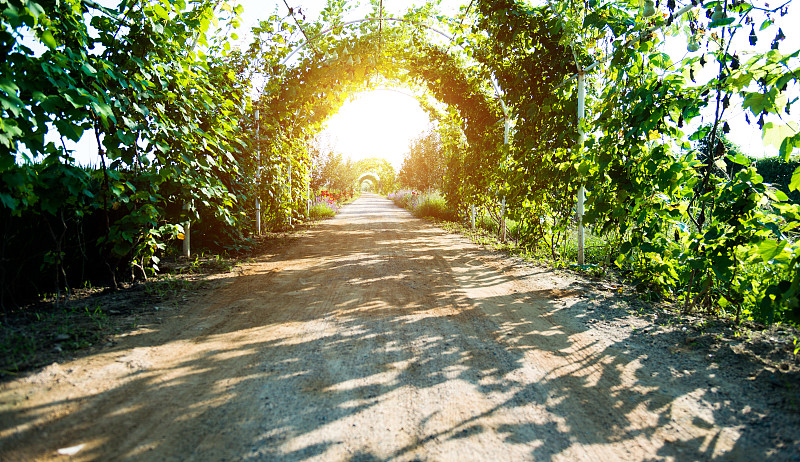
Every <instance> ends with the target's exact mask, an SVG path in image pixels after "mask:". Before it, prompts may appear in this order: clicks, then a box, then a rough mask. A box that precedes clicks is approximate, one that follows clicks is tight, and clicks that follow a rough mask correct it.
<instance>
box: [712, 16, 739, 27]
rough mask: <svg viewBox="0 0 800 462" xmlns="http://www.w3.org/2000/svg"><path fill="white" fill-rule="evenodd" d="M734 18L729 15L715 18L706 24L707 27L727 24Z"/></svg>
mask: <svg viewBox="0 0 800 462" xmlns="http://www.w3.org/2000/svg"><path fill="white" fill-rule="evenodd" d="M735 19H736V18H735V17H733V16H731V17H730V18H722V19H717V20H716V21H711V24H709V25H708V28H709V29H713V28H714V27H723V26H729V25H731V24H732V23H733V21H734V20H735Z"/></svg>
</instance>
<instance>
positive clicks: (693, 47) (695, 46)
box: [686, 36, 700, 53]
mask: <svg viewBox="0 0 800 462" xmlns="http://www.w3.org/2000/svg"><path fill="white" fill-rule="evenodd" d="M686 49H687V50H688V51H689V53H694V52H695V51H697V50H699V49H700V42H698V41H697V38H695V37H694V36H692V38H691V39H689V43H688V44H687V45H686Z"/></svg>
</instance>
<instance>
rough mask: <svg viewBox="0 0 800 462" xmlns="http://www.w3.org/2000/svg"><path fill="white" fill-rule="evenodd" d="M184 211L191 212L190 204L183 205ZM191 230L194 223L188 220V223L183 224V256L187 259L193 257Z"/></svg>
mask: <svg viewBox="0 0 800 462" xmlns="http://www.w3.org/2000/svg"><path fill="white" fill-rule="evenodd" d="M183 210H189V203H188V202H184V203H183ZM191 228H192V222H191V221H190V220H186V223H184V224H183V256H184V257H186V258H189V257H190V256H192V243H191V235H192V233H191Z"/></svg>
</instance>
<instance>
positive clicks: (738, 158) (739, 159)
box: [727, 153, 753, 167]
mask: <svg viewBox="0 0 800 462" xmlns="http://www.w3.org/2000/svg"><path fill="white" fill-rule="evenodd" d="M727 157H728V160H729V161H731V162H733V163H736V164H739V165H744V166H745V167H747V166H749V165H750V164H751V163H753V161H751V160H750V159H748V158H747V157H745V156H744V155H742V154H741V153H740V154H736V155H735V156H727Z"/></svg>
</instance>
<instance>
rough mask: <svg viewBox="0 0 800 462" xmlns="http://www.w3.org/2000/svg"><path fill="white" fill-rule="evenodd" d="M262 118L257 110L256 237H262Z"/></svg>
mask: <svg viewBox="0 0 800 462" xmlns="http://www.w3.org/2000/svg"><path fill="white" fill-rule="evenodd" d="M260 139H261V116H260V113H259V110H258V108H256V236H260V235H261V198H260V197H259V187H260V186H261V143H259V140H260Z"/></svg>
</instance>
